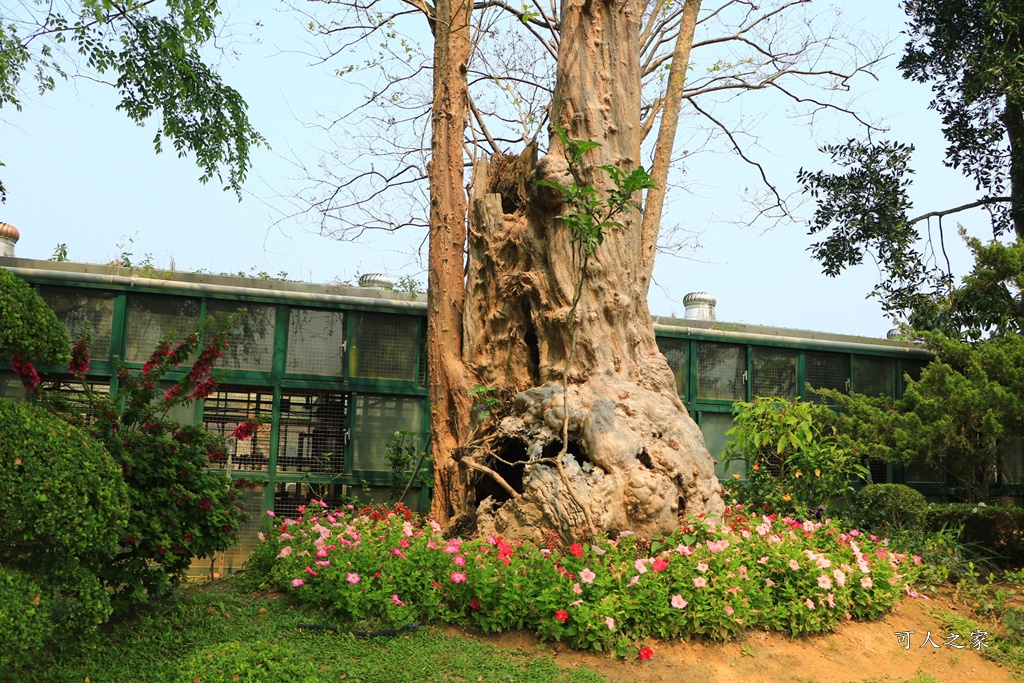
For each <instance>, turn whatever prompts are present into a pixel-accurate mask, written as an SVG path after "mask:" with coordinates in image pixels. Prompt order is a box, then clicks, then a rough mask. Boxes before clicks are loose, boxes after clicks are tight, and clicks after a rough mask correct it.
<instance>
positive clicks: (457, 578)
mask: <svg viewBox="0 0 1024 683" xmlns="http://www.w3.org/2000/svg"><path fill="white" fill-rule="evenodd" d="M449 578H451V580H452V582H453V583H462V582H463V581H465V580H466V575H465V574H463V573H462V572H452V573H451V574H449Z"/></svg>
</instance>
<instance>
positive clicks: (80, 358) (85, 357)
mask: <svg viewBox="0 0 1024 683" xmlns="http://www.w3.org/2000/svg"><path fill="white" fill-rule="evenodd" d="M68 372H70V373H71V374H73V375H75V376H76V377H81V376H82V375H84V374H85V373H87V372H89V341H88V340H87V339H84V338H79V339H78V340H77V341H76V342H75V345H74V346H73V347H72V348H71V362H70V363H68Z"/></svg>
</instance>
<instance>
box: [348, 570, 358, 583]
mask: <svg viewBox="0 0 1024 683" xmlns="http://www.w3.org/2000/svg"><path fill="white" fill-rule="evenodd" d="M345 580H346V581H348V582H349V583H352V584H355V583H359V581H360V578H359V574H357V573H355V572H349V573H348V576H346V577H345Z"/></svg>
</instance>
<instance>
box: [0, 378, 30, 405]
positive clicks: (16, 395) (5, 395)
mask: <svg viewBox="0 0 1024 683" xmlns="http://www.w3.org/2000/svg"><path fill="white" fill-rule="evenodd" d="M0 400H8V401H24V400H25V386H24V385H23V384H22V382H21V378H20V377H18V376H17V375H15V374H14V373H13V372H0Z"/></svg>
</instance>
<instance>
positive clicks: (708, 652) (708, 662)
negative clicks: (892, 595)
mask: <svg viewBox="0 0 1024 683" xmlns="http://www.w3.org/2000/svg"><path fill="white" fill-rule="evenodd" d="M939 609H956V606H955V605H954V603H953V602H952V601H951V600H949V599H948V598H941V597H936V598H934V599H932V600H923V599H918V600H912V599H909V598H908V599H904V600H903V601H902V602H901V603H900V604H898V605H897V606H896V607H895V609H894V610H893V611H892V612H890V613H889V614H888V615H886V616H885V617H884V618H883V619H880V620H879V621H874V622H847V623H845V624H843V625H841V626H840V628H839V629H838V630H837V631H836V632H834V633H828V634H825V635H821V636H814V637H809V638H790V637H788V636H785V635H781V634H778V633H766V632H757V631H750V632H747V633H746V634H744V635H743V636H741V637H740V638H737V639H736V640H734V641H731V642H728V643H706V642H690V643H686V642H682V641H678V642H659V641H654V642H651V643H650V646H651V648H652V649H653V650H654V656H653V657H652V658H651V659H650V660H648V661H645V662H640V661H637V662H623V661H621V660H615V659H613V658H611V657H610V656H608V655H598V654H585V653H580V652H575V651H572V650H568V649H566V648H565V647H564V646H557V645H553V644H551V643H547V644H539V643H538V641H537V640H536V638H534V637H533V636H532V635H530V634H527V633H505V634H499V635H495V636H481V635H480V634H472V633H468V632H467V635H475V636H476V637H478V638H481V639H483V640H485V641H487V642H490V643H493V644H494V645H497V646H499V647H503V648H510V649H519V650H523V651H538V650H540V651H544V652H548V653H552V652H553V653H554V654H555V655H556V660H557V661H558V662H559V663H560V664H561V665H563V666H566V667H586V668H588V669H591V670H593V671H595V672H597V673H598V674H600V675H602V676H604V677H605V678H607V679H608V680H611V681H621V682H623V683H633V682H646V681H652V682H653V681H666V682H668V681H671V682H672V683H682V682H684V681H696V682H698V683H729V682H732V681H736V682H740V681H742V682H743V683H781V682H784V681H785V682H794V683H795V682H800V683H846V682H848V681H857V682H860V681H864V680H865V679H872V680H881V681H893V682H894V683H895V682H896V681H906V680H908V679H913V678H914V677H915V676H916V675H917V673H918V672H923V673H926V674H928V675H930V676H933V677H934V678H935V679H937V680H939V681H942V683H947V682H948V683H968V682H970V683H1013V682H1014V680H1015V679H1014V678H1012V677H1011V676H1010V673H1009V671H1008V670H1006V669H1005V668H1003V667H1001V666H999V665H998V664H995V663H994V662H991V661H989V660H987V659H985V658H984V657H982V655H981V653H980V652H977V651H974V650H972V649H970V646H969V644H968V647H965V648H964V649H962V650H959V649H955V648H953V647H949V646H946V645H945V642H946V641H945V635H946V633H947V631H946V630H945V629H944V628H943V627H942V626H941V625H940V623H939V621H938V620H937V619H936V617H935V616H934V615H935V614H936V613H937V612H938V611H939ZM961 609H962V608H961ZM897 631H914V632H915V633H914V634H912V635H911V636H910V647H909V648H906V646H905V644H904V643H900V642H899V640H898V638H897V636H896V635H895V633H896V632H897ZM928 632H931V637H932V640H933V641H935V642H936V643H937V644H938V645H939V646H940V647H938V648H934V647H932V646H931V645H927V644H926V645H925V646H924V647H923V648H922V647H921V645H922V644H923V643H924V641H925V634H926V633H928ZM967 635H968V634H961V639H960V640H959V641H957V642H958V643H964V642H965V641H966V640H967ZM991 638H992V636H990V637H989V639H990V642H991ZM1017 683H1019V682H1017Z"/></svg>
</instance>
